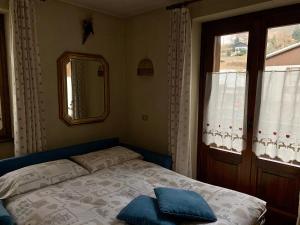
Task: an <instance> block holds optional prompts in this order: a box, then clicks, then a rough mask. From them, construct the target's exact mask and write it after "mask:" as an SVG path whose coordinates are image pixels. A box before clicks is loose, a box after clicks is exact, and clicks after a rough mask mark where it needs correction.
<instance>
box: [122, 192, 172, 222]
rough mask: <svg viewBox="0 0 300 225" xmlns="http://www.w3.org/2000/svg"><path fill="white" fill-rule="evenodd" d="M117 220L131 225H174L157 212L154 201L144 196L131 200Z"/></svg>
mask: <svg viewBox="0 0 300 225" xmlns="http://www.w3.org/2000/svg"><path fill="white" fill-rule="evenodd" d="M117 218H118V219H119V220H123V221H125V222H127V223H129V224H131V225H176V223H175V222H172V221H171V220H170V219H168V218H166V217H165V216H163V215H162V214H161V213H160V212H159V209H158V205H157V201H156V199H154V198H151V197H148V196H145V195H141V196H139V197H137V198H135V199H134V200H132V201H131V202H130V203H129V204H128V205H127V206H126V207H125V208H124V209H122V210H121V212H120V213H119V215H118V216H117Z"/></svg>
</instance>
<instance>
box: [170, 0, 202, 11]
mask: <svg viewBox="0 0 300 225" xmlns="http://www.w3.org/2000/svg"><path fill="white" fill-rule="evenodd" d="M200 1H202V0H190V1H184V2H179V3H175V4H173V5H169V6H167V7H166V10H172V9H177V8H183V7H185V6H188V5H189V4H191V3H194V2H200Z"/></svg>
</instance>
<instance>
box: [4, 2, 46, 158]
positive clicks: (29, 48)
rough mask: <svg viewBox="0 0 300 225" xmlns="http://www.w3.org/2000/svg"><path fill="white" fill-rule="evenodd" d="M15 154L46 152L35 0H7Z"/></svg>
mask: <svg viewBox="0 0 300 225" xmlns="http://www.w3.org/2000/svg"><path fill="white" fill-rule="evenodd" d="M9 7H10V21H11V26H10V27H11V52H12V62H13V65H12V80H13V86H14V87H13V109H14V141H15V155H17V156H18V155H24V154H28V153H33V152H38V151H42V150H44V149H46V136H45V127H44V118H43V112H44V107H43V100H42V96H43V93H42V90H43V89H42V75H41V68H40V58H39V49H38V44H37V36H36V27H35V21H36V18H35V1H34V0H10V2H9Z"/></svg>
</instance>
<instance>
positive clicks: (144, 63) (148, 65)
mask: <svg viewBox="0 0 300 225" xmlns="http://www.w3.org/2000/svg"><path fill="white" fill-rule="evenodd" d="M137 75H138V76H153V75H154V68H153V63H152V61H151V59H149V58H144V59H142V60H141V61H140V62H139V64H138V68H137Z"/></svg>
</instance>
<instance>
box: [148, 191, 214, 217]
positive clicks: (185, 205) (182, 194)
mask: <svg viewBox="0 0 300 225" xmlns="http://www.w3.org/2000/svg"><path fill="white" fill-rule="evenodd" d="M154 192H155V195H156V197H157V201H158V205H159V209H160V211H161V212H162V213H164V214H166V215H169V216H174V217H176V218H181V219H186V220H197V221H205V222H215V221H217V218H216V216H215V214H214V212H213V211H212V209H211V208H210V207H209V205H208V204H207V203H206V201H205V200H204V199H203V198H202V197H201V196H200V195H199V194H198V193H196V192H193V191H187V190H181V189H174V188H163V187H160V188H155V189H154Z"/></svg>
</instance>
